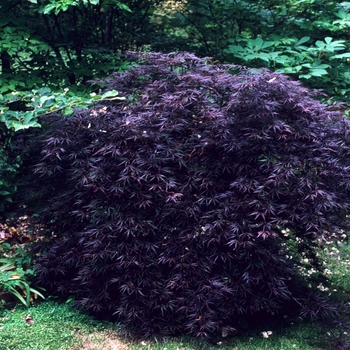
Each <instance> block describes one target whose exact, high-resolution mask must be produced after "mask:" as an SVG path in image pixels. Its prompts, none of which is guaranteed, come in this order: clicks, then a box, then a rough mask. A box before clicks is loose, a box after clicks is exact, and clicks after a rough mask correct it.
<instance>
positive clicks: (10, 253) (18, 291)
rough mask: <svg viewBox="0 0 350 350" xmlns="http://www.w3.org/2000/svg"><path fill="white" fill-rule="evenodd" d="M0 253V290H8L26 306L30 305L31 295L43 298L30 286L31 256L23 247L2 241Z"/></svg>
mask: <svg viewBox="0 0 350 350" xmlns="http://www.w3.org/2000/svg"><path fill="white" fill-rule="evenodd" d="M0 255H1V256H3V258H1V259H0V292H1V291H5V292H9V293H10V294H12V295H13V296H14V297H16V298H17V299H18V300H19V301H20V302H21V303H22V304H23V305H24V306H26V307H29V306H30V305H31V298H32V297H33V298H37V297H38V296H39V297H41V298H43V299H45V298H44V296H43V295H42V294H41V292H39V291H38V290H37V289H35V288H33V287H32V286H31V279H32V277H33V276H34V270H33V269H32V268H29V266H30V264H31V257H30V255H29V254H28V253H27V252H25V251H24V250H23V248H21V247H20V246H12V245H10V244H9V243H2V244H1V245H0Z"/></svg>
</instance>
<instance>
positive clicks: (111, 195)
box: [35, 53, 350, 336]
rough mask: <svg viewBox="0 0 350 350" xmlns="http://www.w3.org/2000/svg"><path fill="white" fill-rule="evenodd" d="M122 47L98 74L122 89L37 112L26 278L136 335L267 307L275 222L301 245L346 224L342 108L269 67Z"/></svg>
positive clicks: (284, 277)
mask: <svg viewBox="0 0 350 350" xmlns="http://www.w3.org/2000/svg"><path fill="white" fill-rule="evenodd" d="M133 56H134V58H135V57H136V58H138V59H139V64H140V65H139V66H135V67H134V68H132V69H130V70H129V71H127V72H126V73H116V74H114V75H112V76H110V77H109V78H108V79H107V81H105V82H104V84H106V86H107V88H108V89H116V90H118V91H119V93H120V96H125V98H126V99H125V100H124V101H121V100H117V101H112V102H110V103H109V104H107V105H106V106H96V107H95V108H92V109H89V110H77V111H76V112H75V115H74V116H73V117H68V118H66V117H62V116H60V115H51V116H49V117H47V118H46V119H45V120H44V121H43V122H44V124H46V125H47V126H46V129H47V132H46V134H45V137H44V138H43V139H42V140H41V146H40V147H42V159H41V161H40V162H39V163H38V164H37V165H36V168H35V169H36V170H35V171H36V173H37V175H38V177H37V182H38V184H40V183H43V182H49V183H50V187H51V189H50V191H51V192H50V195H51V197H52V198H51V200H50V201H47V202H45V205H46V206H47V212H48V214H49V217H50V218H51V219H55V220H56V234H57V235H58V237H57V239H55V240H54V241H53V242H52V244H51V246H50V247H49V248H48V250H47V251H46V252H45V253H43V255H42V256H41V257H40V258H39V259H38V264H37V273H38V276H39V280H40V283H41V284H45V285H46V286H48V287H50V288H51V289H52V290H55V291H58V292H61V293H63V294H65V295H67V294H74V295H75V297H76V303H77V304H78V305H80V306H82V307H83V308H85V309H88V310H90V311H92V312H94V313H97V314H101V315H114V316H116V318H117V319H119V320H122V321H123V322H126V323H127V324H130V325H132V326H135V327H136V328H138V329H141V330H142V332H144V333H145V334H148V335H150V334H152V333H157V332H162V333H176V332H179V331H181V332H187V333H191V334H195V335H197V336H206V335H208V334H210V333H212V332H216V331H222V330H223V329H224V330H225V332H227V330H228V333H229V332H230V331H233V330H234V328H236V327H238V326H239V320H240V318H241V317H244V315H247V314H256V313H258V312H261V311H267V312H271V313H273V312H276V311H278V309H279V308H280V307H281V306H282V305H283V304H284V303H285V302H286V301H288V300H291V299H293V283H295V282H293V281H295V279H294V278H295V275H296V271H297V269H296V268H295V264H294V262H293V263H292V262H290V261H288V259H286V250H285V245H284V244H283V242H285V241H286V240H285V237H284V236H283V235H282V234H281V230H282V229H285V228H289V229H290V230H291V231H292V232H294V234H295V236H297V237H300V238H302V240H303V242H309V243H310V246H309V247H308V248H307V249H310V250H312V241H313V240H315V239H317V238H318V237H321V236H322V235H324V234H326V233H327V232H338V230H339V229H340V228H341V227H343V226H344V224H346V213H347V212H348V209H349V184H350V182H349V180H350V168H349V165H350V164H349V154H350V152H349V150H350V148H349V137H348V132H349V122H348V121H347V120H346V119H344V118H343V117H342V116H341V114H340V113H337V112H334V111H328V110H327V108H326V107H325V106H324V105H323V104H321V103H320V102H318V101H316V100H315V99H313V93H312V92H310V91H309V90H307V89H305V88H303V87H301V85H300V84H299V83H297V82H294V81H291V80H290V79H289V78H287V77H286V76H284V75H281V74H275V73H271V72H269V71H267V70H259V71H251V70H247V69H244V68H242V67H235V66H228V65H219V64H215V63H213V62H211V61H210V59H200V58H197V57H195V56H193V55H191V54H188V53H176V54H168V55H163V54H158V53H149V54H143V55H141V56H139V57H138V56H137V55H136V54H134V55H133ZM39 175H40V177H39ZM58 232H59V233H58ZM305 245H306V246H308V243H305Z"/></svg>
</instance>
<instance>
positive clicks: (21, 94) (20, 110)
mask: <svg viewBox="0 0 350 350" xmlns="http://www.w3.org/2000/svg"><path fill="white" fill-rule="evenodd" d="M117 95H118V92H117V91H115V90H113V91H107V92H105V93H103V94H102V95H98V94H96V93H91V94H90V95H88V96H86V94H79V93H77V92H75V93H74V92H70V91H69V88H66V89H64V90H63V91H55V92H54V91H52V90H51V89H50V88H47V87H45V88H40V89H38V90H36V89H33V90H31V91H12V92H10V93H5V94H2V95H1V94H0V121H1V122H4V123H5V125H6V127H7V128H9V129H13V130H14V131H18V130H22V129H28V128H30V127H40V124H39V122H38V118H39V116H40V115H43V114H46V113H52V112H57V111H62V113H63V115H71V114H72V113H73V109H74V108H78V107H81V108H82V107H86V106H88V105H91V104H94V103H97V102H98V101H106V100H114V99H123V98H122V97H118V96H117Z"/></svg>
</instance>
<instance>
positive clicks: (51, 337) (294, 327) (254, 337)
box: [0, 300, 331, 350]
mask: <svg viewBox="0 0 350 350" xmlns="http://www.w3.org/2000/svg"><path fill="white" fill-rule="evenodd" d="M28 314H30V315H31V316H32V318H33V320H34V323H33V324H28V323H27V322H26V316H27V315H28ZM0 315H1V312H0ZM1 316H2V317H0V328H1V330H0V349H1V350H73V349H74V350H78V349H89V350H92V349H94V350H108V349H113V350H115V349H117V350H122V349H129V350H165V349H166V350H210V349H221V350H292V349H297V350H324V349H331V347H330V344H329V337H327V335H326V334H325V332H324V330H321V329H320V328H318V327H317V326H316V325H314V324H311V323H306V322H300V323H298V324H288V323H285V324H284V325H272V324H270V325H266V324H261V325H259V326H258V327H257V328H256V329H255V330H252V331H250V332H247V333H246V334H244V335H241V336H237V337H233V338H231V339H226V338H221V339H216V340H215V341H213V342H206V341H203V340H198V339H194V338H191V337H180V338H165V339H162V340H158V341H156V340H153V341H150V340H138V341H135V342H130V341H129V342H127V341H126V340H125V339H123V338H121V337H118V336H117V334H118V325H116V324H112V323H110V322H101V321H97V320H95V319H93V318H92V317H90V316H88V315H86V314H85V313H82V312H79V311H77V310H75V309H74V308H72V307H71V306H70V305H69V304H64V303H59V302H55V301H52V300H49V301H44V302H40V303H38V304H37V305H35V306H33V307H31V308H29V309H26V308H25V307H22V306H21V305H19V306H18V307H16V309H14V310H3V311H2V315H1ZM262 331H272V332H273V333H272V334H271V335H270V336H269V338H268V339H265V338H264V337H263V336H262V334H261V332H262ZM84 339H85V340H84ZM86 339H88V340H89V341H88V343H87V341H86ZM107 340H108V342H107ZM126 343H128V344H126Z"/></svg>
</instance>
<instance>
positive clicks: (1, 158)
mask: <svg viewBox="0 0 350 350" xmlns="http://www.w3.org/2000/svg"><path fill="white" fill-rule="evenodd" d="M3 131H4V133H5V134H6V130H3ZM20 165H21V159H20V157H19V156H18V157H16V158H15V159H10V158H9V156H8V154H7V150H6V147H5V146H3V147H2V148H0V213H2V212H3V211H4V210H5V208H6V205H7V204H8V203H11V202H12V198H13V194H14V193H15V192H16V185H15V183H14V181H13V179H14V177H15V176H16V174H17V172H18V169H19V167H20Z"/></svg>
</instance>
